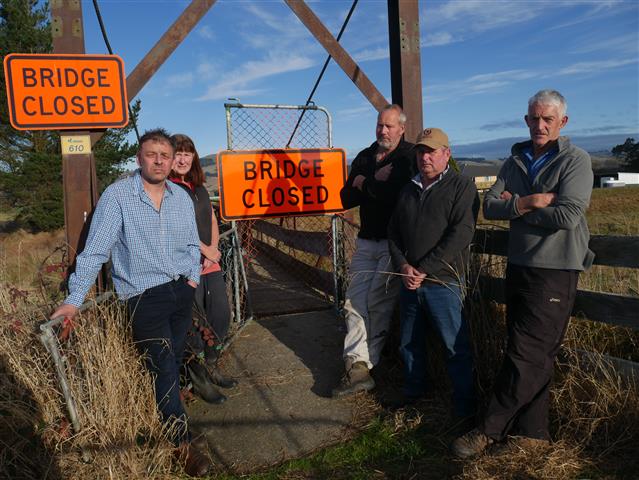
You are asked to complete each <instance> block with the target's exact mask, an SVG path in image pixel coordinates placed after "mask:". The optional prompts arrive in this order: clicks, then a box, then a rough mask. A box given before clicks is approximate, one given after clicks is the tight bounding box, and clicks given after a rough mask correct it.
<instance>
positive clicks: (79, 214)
mask: <svg viewBox="0 0 639 480" xmlns="http://www.w3.org/2000/svg"><path fill="white" fill-rule="evenodd" d="M51 36H52V40H53V52H54V53H84V29H83V23H82V4H81V2H80V0H67V1H64V0H53V1H52V2H51ZM88 134H89V132H88V131H72V132H71V131H65V132H64V135H88ZM62 184H63V189H64V200H63V202H64V225H65V235H66V242H67V245H68V247H69V258H68V262H69V265H72V264H73V262H74V260H75V256H76V254H77V253H79V252H80V251H81V250H82V247H83V238H84V237H85V236H86V227H87V225H86V219H87V218H88V217H89V215H90V214H91V212H92V211H93V208H94V207H95V205H96V203H97V198H98V188H97V181H96V176H95V158H94V156H93V154H92V153H89V154H81V155H62Z"/></svg>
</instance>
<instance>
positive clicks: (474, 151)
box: [452, 133, 639, 161]
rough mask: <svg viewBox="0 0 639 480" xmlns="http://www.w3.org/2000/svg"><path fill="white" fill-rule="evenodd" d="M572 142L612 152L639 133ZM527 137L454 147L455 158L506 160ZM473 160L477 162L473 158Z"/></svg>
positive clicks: (573, 138)
mask: <svg viewBox="0 0 639 480" xmlns="http://www.w3.org/2000/svg"><path fill="white" fill-rule="evenodd" d="M569 137H570V140H571V141H572V142H573V143H574V144H575V145H578V146H579V147H581V148H583V149H584V150H586V151H588V152H596V153H599V154H601V153H602V152H610V150H612V147H614V146H616V145H619V144H621V143H623V142H625V141H626V138H628V137H633V138H639V133H615V134H607V135H569ZM526 139H527V138H526V137H510V138H498V139H496V140H488V141H486V142H478V143H467V144H465V145H453V149H452V150H453V156H455V158H461V157H484V158H488V159H496V158H506V157H508V156H509V155H510V148H511V147H512V145H513V144H514V143H517V142H522V141H524V140H526ZM473 160H475V161H476V160H477V159H476V158H473Z"/></svg>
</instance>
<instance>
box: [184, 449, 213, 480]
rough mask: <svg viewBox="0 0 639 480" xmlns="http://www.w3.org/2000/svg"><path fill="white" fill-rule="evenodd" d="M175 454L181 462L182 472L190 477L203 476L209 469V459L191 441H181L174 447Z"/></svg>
mask: <svg viewBox="0 0 639 480" xmlns="http://www.w3.org/2000/svg"><path fill="white" fill-rule="evenodd" d="M175 456H176V457H177V459H178V461H179V462H180V463H181V464H182V467H183V468H184V472H185V473H186V474H187V475H189V476H191V477H203V476H205V475H206V474H208V473H209V470H210V469H211V461H210V460H209V459H208V457H207V456H206V455H204V454H203V453H202V452H200V451H199V450H198V449H197V448H195V446H194V445H193V444H192V443H183V444H182V445H180V446H179V447H178V448H176V449H175Z"/></svg>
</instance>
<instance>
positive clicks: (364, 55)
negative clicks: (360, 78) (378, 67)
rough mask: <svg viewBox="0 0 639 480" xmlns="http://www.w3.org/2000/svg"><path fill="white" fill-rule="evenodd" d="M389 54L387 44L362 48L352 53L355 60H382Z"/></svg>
mask: <svg viewBox="0 0 639 480" xmlns="http://www.w3.org/2000/svg"><path fill="white" fill-rule="evenodd" d="M389 56H390V53H389V51H388V46H383V47H378V48H372V49H368V50H362V51H360V52H357V53H355V54H354V55H353V58H354V59H355V61H356V62H358V63H359V62H369V61H371V60H384V59H386V58H388V57H389Z"/></svg>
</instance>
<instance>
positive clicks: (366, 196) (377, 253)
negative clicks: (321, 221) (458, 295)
mask: <svg viewBox="0 0 639 480" xmlns="http://www.w3.org/2000/svg"><path fill="white" fill-rule="evenodd" d="M405 123H406V115H404V113H403V112H402V108H401V107H400V106H399V105H386V106H385V107H384V108H383V109H382V110H381V111H380V112H379V115H378V116H377V129H376V135H377V140H376V141H375V142H374V143H373V144H372V145H371V146H370V147H368V148H366V149H364V150H362V151H361V152H360V153H359V154H358V155H357V157H355V160H353V163H352V164H351V171H350V174H349V175H348V179H347V180H346V184H345V185H344V188H342V191H341V192H340V195H341V198H342V204H343V205H344V208H353V207H357V206H359V217H360V230H359V234H358V235H357V246H356V250H355V253H354V254H353V258H352V260H351V266H350V271H349V274H350V275H349V278H350V283H349V286H348V290H347V292H346V301H345V303H344V312H345V317H346V337H345V338H344V354H343V356H344V363H345V367H346V370H345V375H344V376H343V377H342V380H341V382H340V384H339V385H338V386H337V387H336V388H334V389H333V391H332V395H333V397H342V396H345V395H350V394H352V393H355V392H359V391H362V390H371V389H372V388H373V387H374V386H375V381H374V380H373V377H371V375H370V369H371V368H373V367H374V366H375V365H376V364H377V363H378V362H379V358H380V355H381V352H382V347H383V346H384V342H385V340H386V335H387V332H388V328H389V325H390V322H391V318H392V315H393V310H394V309H395V304H396V301H397V291H398V288H399V280H398V279H397V277H396V276H393V275H389V274H388V272H389V271H391V262H390V256H389V254H388V241H387V238H386V229H387V227H388V220H389V218H390V216H391V215H392V213H393V209H394V208H395V203H396V202H397V195H398V194H399V191H400V190H401V188H402V187H403V186H404V185H405V184H406V182H408V181H409V180H410V177H411V164H412V155H413V153H412V148H413V144H411V143H408V142H405V141H403V140H402V136H403V135H404V124H405Z"/></svg>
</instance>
